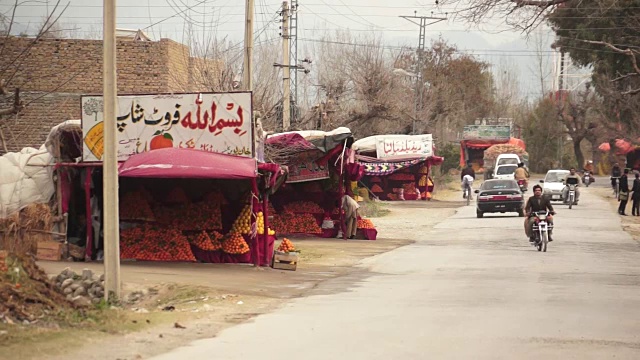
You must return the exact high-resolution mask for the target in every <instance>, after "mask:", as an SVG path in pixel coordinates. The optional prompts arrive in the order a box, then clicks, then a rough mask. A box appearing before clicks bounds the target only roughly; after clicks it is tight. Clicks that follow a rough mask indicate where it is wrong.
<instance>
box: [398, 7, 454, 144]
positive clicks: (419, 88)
mask: <svg viewBox="0 0 640 360" xmlns="http://www.w3.org/2000/svg"><path fill="white" fill-rule="evenodd" d="M400 17H401V18H403V19H406V20H409V21H411V22H412V23H414V24H416V25H418V26H420V33H419V35H418V51H417V52H418V63H417V64H416V70H415V73H416V75H417V77H416V90H415V91H416V99H415V116H414V117H413V127H412V130H411V134H413V135H415V133H416V119H417V118H418V116H419V115H418V114H419V112H420V111H421V110H422V92H423V90H424V83H423V82H424V81H423V80H422V58H423V56H424V43H425V39H426V28H427V26H429V25H433V24H435V23H439V22H440V21H444V20H447V18H440V17H432V16H417V14H416V12H414V16H400ZM418 21H419V22H418ZM427 22H429V23H428V24H427Z"/></svg>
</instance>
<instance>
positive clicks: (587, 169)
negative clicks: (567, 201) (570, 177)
mask: <svg viewBox="0 0 640 360" xmlns="http://www.w3.org/2000/svg"><path fill="white" fill-rule="evenodd" d="M587 174H588V175H589V183H592V182H595V181H596V179H594V178H593V161H592V160H589V161H587V164H586V165H585V166H584V169H583V172H582V182H583V183H585V184H586V181H585V176H587ZM586 185H589V184H586Z"/></svg>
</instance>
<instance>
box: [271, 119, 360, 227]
mask: <svg viewBox="0 0 640 360" xmlns="http://www.w3.org/2000/svg"><path fill="white" fill-rule="evenodd" d="M352 143H353V136H352V135H351V131H350V130H349V129H348V128H338V129H335V130H333V131H330V132H324V131H294V132H288V133H280V134H273V135H271V136H269V137H268V138H267V139H266V141H265V158H267V159H268V160H269V161H271V162H273V163H278V164H282V165H285V166H287V168H288V171H289V174H288V177H287V179H286V181H285V184H283V186H282V187H281V188H280V189H279V190H278V192H277V193H276V194H274V195H273V197H272V199H271V201H272V203H273V208H272V209H271V211H269V213H270V214H271V215H273V225H274V228H276V229H277V230H278V232H279V233H280V234H287V235H309V236H318V237H325V238H330V237H335V236H336V235H337V234H338V230H339V227H340V226H339V224H340V219H341V211H340V206H339V205H338V202H339V201H340V199H341V198H342V196H343V195H344V194H345V193H349V191H350V189H348V188H347V186H346V185H345V184H346V183H347V181H348V178H349V177H348V171H347V169H348V165H349V164H351V163H353V159H352V157H351V160H350V156H349V155H350V154H351V150H350V147H351V144H352Z"/></svg>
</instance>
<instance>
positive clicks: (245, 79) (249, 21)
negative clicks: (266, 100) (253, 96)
mask: <svg viewBox="0 0 640 360" xmlns="http://www.w3.org/2000/svg"><path fill="white" fill-rule="evenodd" d="M246 1H247V3H246V5H247V6H246V9H245V23H244V65H243V68H244V71H243V73H242V85H243V87H244V89H245V90H247V91H253V74H252V70H253V11H254V0H246Z"/></svg>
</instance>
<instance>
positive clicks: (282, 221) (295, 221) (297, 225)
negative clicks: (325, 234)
mask: <svg viewBox="0 0 640 360" xmlns="http://www.w3.org/2000/svg"><path fill="white" fill-rule="evenodd" d="M273 226H274V227H275V228H276V229H278V231H279V232H280V233H282V234H295V233H305V234H321V233H322V229H321V228H320V226H319V225H318V222H317V220H316V218H315V217H314V216H313V215H312V214H294V213H292V212H288V211H286V212H283V213H282V214H280V215H277V216H276V217H274V219H273Z"/></svg>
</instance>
